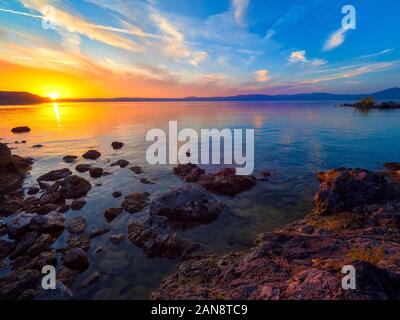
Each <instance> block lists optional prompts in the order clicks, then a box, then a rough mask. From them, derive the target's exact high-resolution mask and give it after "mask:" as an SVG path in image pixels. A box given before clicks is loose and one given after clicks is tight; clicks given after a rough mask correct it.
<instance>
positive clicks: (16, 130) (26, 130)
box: [11, 126, 31, 133]
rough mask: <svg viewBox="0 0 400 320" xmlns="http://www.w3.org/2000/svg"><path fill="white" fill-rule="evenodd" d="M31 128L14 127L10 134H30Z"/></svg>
mask: <svg viewBox="0 0 400 320" xmlns="http://www.w3.org/2000/svg"><path fill="white" fill-rule="evenodd" d="M30 131H31V128H29V127H27V126H23V127H15V128H12V129H11V132H13V133H26V132H30Z"/></svg>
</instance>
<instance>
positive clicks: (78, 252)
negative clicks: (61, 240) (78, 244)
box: [63, 248, 89, 271]
mask: <svg viewBox="0 0 400 320" xmlns="http://www.w3.org/2000/svg"><path fill="white" fill-rule="evenodd" d="M63 264H64V265H65V266H66V267H67V268H70V269H72V270H79V271H81V270H85V269H86V268H87V267H88V266H89V261H88V257H87V255H86V253H85V251H83V250H82V249H80V248H71V249H68V250H67V251H65V252H64V254H63Z"/></svg>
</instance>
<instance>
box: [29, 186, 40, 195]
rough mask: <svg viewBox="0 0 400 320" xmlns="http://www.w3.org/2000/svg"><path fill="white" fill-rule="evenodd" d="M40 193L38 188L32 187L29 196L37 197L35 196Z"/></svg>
mask: <svg viewBox="0 0 400 320" xmlns="http://www.w3.org/2000/svg"><path fill="white" fill-rule="evenodd" d="M39 191H40V189H39V188H38V187H31V188H29V189H28V192H27V194H29V195H35V194H38V193H39Z"/></svg>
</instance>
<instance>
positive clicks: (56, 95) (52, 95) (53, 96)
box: [47, 92, 60, 100]
mask: <svg viewBox="0 0 400 320" xmlns="http://www.w3.org/2000/svg"><path fill="white" fill-rule="evenodd" d="M47 96H48V97H49V98H50V99H51V100H57V99H58V98H59V97H60V94H59V93H58V92H50V93H48V94H47Z"/></svg>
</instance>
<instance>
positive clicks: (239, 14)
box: [232, 0, 250, 27]
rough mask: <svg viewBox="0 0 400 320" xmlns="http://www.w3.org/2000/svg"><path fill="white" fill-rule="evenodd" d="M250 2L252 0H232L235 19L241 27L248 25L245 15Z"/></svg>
mask: <svg viewBox="0 0 400 320" xmlns="http://www.w3.org/2000/svg"><path fill="white" fill-rule="evenodd" d="M249 4H250V0H232V6H233V11H234V13H233V14H234V17H235V21H236V23H237V24H238V25H239V26H241V27H243V26H245V25H246V22H245V16H246V11H247V8H248V6H249Z"/></svg>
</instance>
